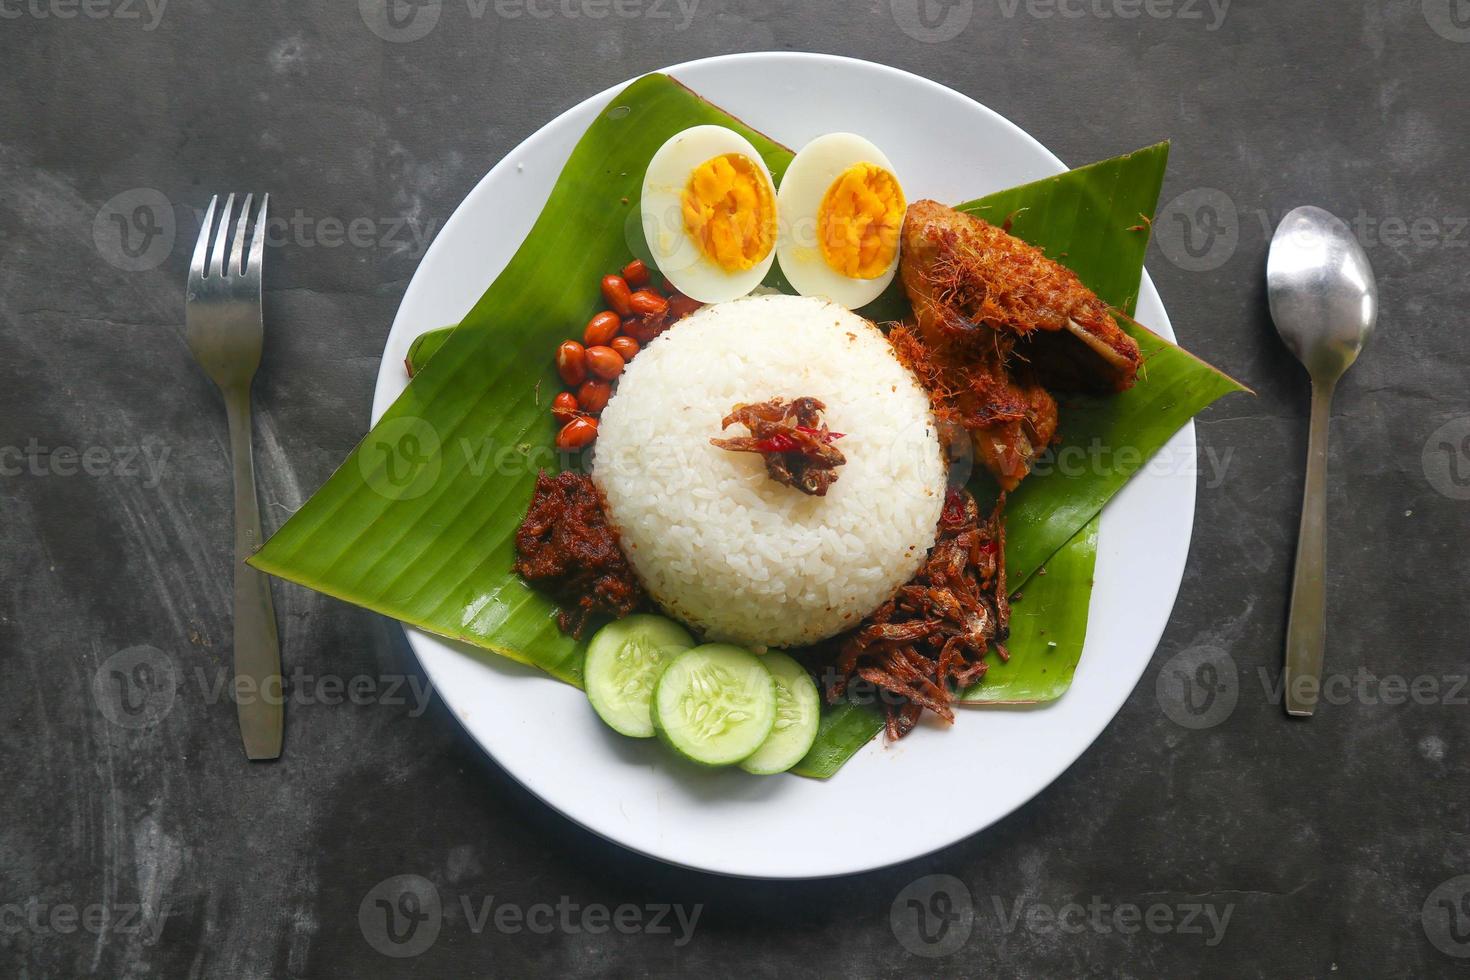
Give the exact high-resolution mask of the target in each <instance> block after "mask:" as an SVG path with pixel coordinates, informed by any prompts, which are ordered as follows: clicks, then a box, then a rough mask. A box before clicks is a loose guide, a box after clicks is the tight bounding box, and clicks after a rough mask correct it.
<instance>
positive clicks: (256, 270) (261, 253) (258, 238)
mask: <svg viewBox="0 0 1470 980" xmlns="http://www.w3.org/2000/svg"><path fill="white" fill-rule="evenodd" d="M270 203H271V196H270V195H269V194H262V195H261V197H260V213H258V214H257V215H256V216H255V236H254V237H253V238H252V239H251V240H250V259H249V261H248V262H247V263H246V265H245V270H246V274H247V275H251V276H255V277H256V278H257V279H258V278H259V277H260V268H261V263H262V260H263V259H264V258H265V222H266V212H267V210H268V209H269V208H270Z"/></svg>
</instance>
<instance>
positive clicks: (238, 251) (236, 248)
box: [230, 194, 253, 276]
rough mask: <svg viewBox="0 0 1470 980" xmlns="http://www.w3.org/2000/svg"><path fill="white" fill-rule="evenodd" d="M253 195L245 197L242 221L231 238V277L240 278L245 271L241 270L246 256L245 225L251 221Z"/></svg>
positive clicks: (241, 212) (241, 208)
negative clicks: (242, 260)
mask: <svg viewBox="0 0 1470 980" xmlns="http://www.w3.org/2000/svg"><path fill="white" fill-rule="evenodd" d="M252 196H253V195H250V194H246V195H245V203H244V204H242V205H240V221H239V223H238V224H237V225H236V226H235V234H234V235H233V236H231V238H232V239H233V242H234V244H232V245H231V246H230V275H233V276H238V275H239V274H240V273H242V272H244V271H245V270H244V269H243V268H241V265H240V261H241V259H242V258H244V255H245V223H246V222H247V221H249V220H250V198H251V197H252Z"/></svg>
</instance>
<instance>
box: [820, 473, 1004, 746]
mask: <svg viewBox="0 0 1470 980" xmlns="http://www.w3.org/2000/svg"><path fill="white" fill-rule="evenodd" d="M1004 505H1005V498H1004V497H1002V498H1001V499H1000V501H999V502H998V503H997V504H996V505H995V510H994V512H993V513H991V515H990V516H989V517H988V518H985V519H983V520H982V519H981V517H980V509H979V506H978V505H977V504H976V503H975V498H974V497H972V496H971V495H970V493H969V492H968V491H966V490H963V489H958V488H951V489H950V490H949V493H948V494H947V496H946V497H945V501H944V509H943V511H941V513H940V517H939V535H938V539H937V540H936V541H935V543H934V547H933V549H931V550H930V552H929V557H928V559H927V560H926V561H925V562H924V565H923V566H922V567H921V568H920V569H919V572H918V574H917V575H915V576H914V578H913V579H912V580H911V581H910V582H909V583H908V584H907V585H905V586H904V587H903V588H901V589H899V591H898V595H896V596H895V597H894V598H892V599H890V600H889V601H888V602H885V603H884V604H883V605H881V606H879V607H878V609H877V610H876V611H875V612H874V613H873V614H872V615H871V616H869V617H868V618H867V619H865V620H863V622H862V624H861V625H859V626H858V627H857V629H855V630H852V631H851V632H849V633H846V634H844V635H843V636H841V637H838V639H837V641H836V642H837V656H836V662H835V665H834V669H833V670H829V671H828V672H827V673H826V677H827V685H826V687H827V700H828V702H829V703H831V702H836V701H838V700H840V699H841V698H842V697H843V695H844V694H845V693H846V691H847V688H848V685H849V683H851V681H852V678H853V677H858V678H861V679H862V680H864V681H867V682H868V683H869V684H872V685H874V686H875V687H877V688H878V689H879V691H880V692H882V693H883V695H884V696H883V697H882V702H883V710H884V712H885V713H886V715H887V724H886V728H887V731H888V737H889V739H899V738H902V737H903V736H905V735H907V734H908V733H909V732H910V731H912V730H913V728H914V726H915V725H916V724H917V723H918V721H919V718H920V716H921V715H922V714H923V713H924V710H925V709H928V710H930V711H932V712H934V713H935V714H937V715H939V716H940V717H941V718H943V719H944V720H945V721H951V722H952V721H954V709H953V708H952V707H950V704H951V701H952V700H953V698H954V696H955V695H956V693H957V692H960V691H963V690H965V689H966V688H968V687H970V686H971V685H973V684H974V683H975V682H976V681H978V680H980V678H982V677H984V676H985V670H986V663H985V654H986V652H987V651H988V650H989V649H990V648H991V647H992V646H994V647H995V649H996V652H997V653H998V654H999V655H1000V657H1001V659H1002V660H1009V659H1010V654H1009V653H1008V652H1007V651H1006V648H1005V640H1006V638H1007V637H1008V636H1009V635H1010V617H1011V610H1010V601H1009V598H1008V596H1007V594H1006V573H1005V561H1004V557H1003V556H1004V554H1005V524H1004V522H1003V521H1002V518H1001V511H1002V508H1003V507H1004Z"/></svg>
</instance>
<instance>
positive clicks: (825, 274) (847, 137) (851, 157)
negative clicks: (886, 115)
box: [776, 133, 898, 310]
mask: <svg viewBox="0 0 1470 980" xmlns="http://www.w3.org/2000/svg"><path fill="white" fill-rule="evenodd" d="M860 163H870V164H873V165H874V166H878V167H882V168H883V169H884V170H887V171H888V172H889V173H891V174H894V176H895V177H897V174H896V172H895V171H894V169H893V164H892V163H890V162H889V161H888V157H887V156H885V155H884V153H883V151H882V150H880V149H878V148H877V147H876V146H874V145H873V144H872V143H871V142H869V141H868V140H866V139H864V138H863V137H861V136H858V135H857V134H855V133H828V134H827V135H825V136H818V137H817V138H816V139H814V140H812V141H811V142H810V143H808V144H807V145H806V146H804V147H802V149H801V152H800V153H798V154H796V157H795V159H793V160H792V161H791V166H789V167H787V168H786V174H785V176H783V177H782V178H781V189H780V191H779V192H778V193H777V194H776V211H777V213H779V214H780V216H781V234H780V237H779V238H778V239H777V241H776V259H777V261H778V262H780V263H781V271H782V272H783V273H784V274H785V276H786V279H787V281H788V282H790V283H791V286H792V288H793V289H795V290H796V291H797V292H799V293H801V294H802V295H803V296H821V297H825V298H826V299H830V300H832V301H833V302H834V303H840V304H841V305H843V306H845V307H847V308H848V309H850V310H855V309H857V308H858V307H860V306H866V305H867V304H868V303H871V302H872V301H873V300H875V299H877V298H878V296H879V295H880V294H881V293H882V292H883V290H885V289H887V288H888V284H889V283H890V282H892V281H893V275H894V273H895V272H897V271H898V249H894V253H893V260H892V261H891V262H889V263H888V268H887V269H885V270H884V271H883V273H882V274H881V275H879V276H878V277H877V278H876V279H855V278H852V277H850V276H845V275H843V274H842V273H840V272H838V271H837V270H836V269H833V268H832V267H831V266H830V265H828V264H827V261H826V259H824V258H823V257H822V250H821V246H820V245H819V244H818V242H817V215H818V213H819V211H820V209H821V206H822V198H824V197H825V196H826V195H827V191H828V189H829V188H831V186H832V182H833V181H835V180H836V179H837V178H838V177H840V176H842V174H843V173H844V172H845V171H847V170H848V169H849V168H851V167H854V166H856V165H857V164H860Z"/></svg>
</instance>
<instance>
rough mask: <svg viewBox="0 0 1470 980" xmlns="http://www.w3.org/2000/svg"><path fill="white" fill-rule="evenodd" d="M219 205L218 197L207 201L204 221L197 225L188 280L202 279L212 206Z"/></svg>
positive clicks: (207, 250)
mask: <svg viewBox="0 0 1470 980" xmlns="http://www.w3.org/2000/svg"><path fill="white" fill-rule="evenodd" d="M217 203H219V195H218V194H216V195H214V197H211V198H210V199H209V209H208V210H207V211H205V212H204V221H203V222H201V223H200V225H199V240H198V241H197V242H195V243H194V261H192V262H190V263H189V278H190V279H191V280H196V279H203V278H204V259H205V256H206V255H207V254H208V252H209V232H210V230H211V226H212V225H213V224H214V206H215V205H216V204H217Z"/></svg>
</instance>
